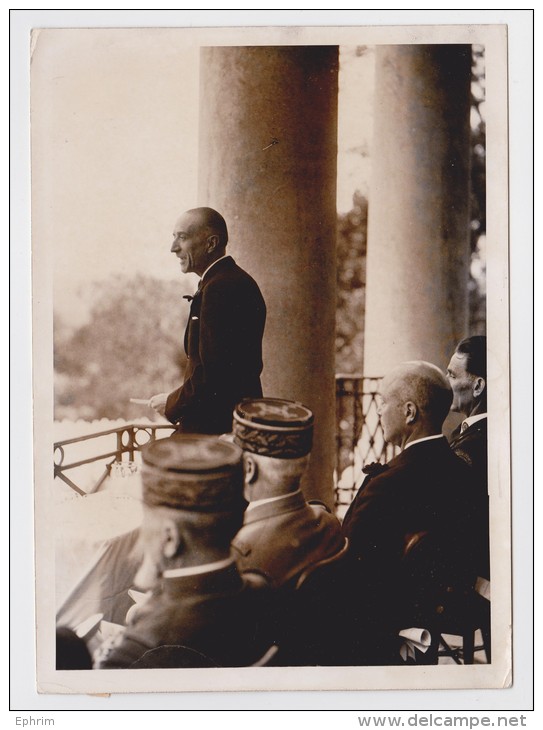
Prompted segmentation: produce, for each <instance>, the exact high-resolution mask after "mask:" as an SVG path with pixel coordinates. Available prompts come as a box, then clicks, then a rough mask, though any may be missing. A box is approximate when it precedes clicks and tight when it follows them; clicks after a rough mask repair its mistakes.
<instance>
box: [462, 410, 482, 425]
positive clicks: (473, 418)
mask: <svg viewBox="0 0 543 730" xmlns="http://www.w3.org/2000/svg"><path fill="white" fill-rule="evenodd" d="M487 415H488V414H487V413H478V414H477V415H476V416H468V417H467V418H464V420H463V421H462V426H463V425H464V424H466V426H465V428H467V427H468V426H473V424H474V423H477V421H482V420H483V418H486V417H487Z"/></svg>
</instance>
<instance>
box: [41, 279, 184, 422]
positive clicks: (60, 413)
mask: <svg viewBox="0 0 543 730" xmlns="http://www.w3.org/2000/svg"><path fill="white" fill-rule="evenodd" d="M185 286H186V285H185ZM93 289H94V291H93V295H92V299H93V301H94V302H95V304H94V306H93V307H92V309H91V312H90V318H89V321H88V322H87V323H86V324H84V325H82V326H81V327H79V328H77V329H75V330H72V329H67V328H66V326H65V325H64V324H63V322H62V321H61V320H60V319H59V318H58V317H57V318H56V319H55V322H54V372H55V418H57V419H61V418H68V419H72V420H75V419H78V418H82V419H84V420H95V419H99V418H111V419H115V418H126V419H135V418H138V417H140V418H141V417H142V416H145V417H152V416H153V414H152V412H151V410H150V409H146V408H145V407H142V406H139V405H134V404H131V403H130V402H129V401H130V398H149V397H150V396H151V395H154V394H155V393H160V392H165V391H170V390H173V388H174V387H177V386H178V385H179V383H180V382H181V380H182V375H183V371H184V367H185V363H186V358H185V355H184V350H183V343H182V338H183V333H184V328H185V323H186V318H187V315H188V311H189V310H188V303H187V301H186V300H184V299H183V295H184V294H185V293H188V292H185V290H184V289H183V282H182V283H181V284H180V283H177V282H168V281H166V282H165V281H158V280H156V279H153V278H151V277H146V276H142V275H139V276H137V277H135V278H130V279H129V278H126V277H121V276H116V277H111V278H110V279H108V280H106V281H104V282H100V283H97V284H94V285H93Z"/></svg>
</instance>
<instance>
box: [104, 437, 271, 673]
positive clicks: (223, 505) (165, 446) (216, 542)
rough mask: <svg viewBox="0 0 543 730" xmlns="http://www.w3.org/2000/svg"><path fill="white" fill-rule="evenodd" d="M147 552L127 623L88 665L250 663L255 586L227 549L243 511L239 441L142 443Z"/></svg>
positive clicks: (260, 651) (255, 630)
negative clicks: (138, 599) (142, 595)
mask: <svg viewBox="0 0 543 730" xmlns="http://www.w3.org/2000/svg"><path fill="white" fill-rule="evenodd" d="M142 480H143V503H144V517H143V523H142V527H141V538H142V541H143V549H144V559H143V562H142V564H141V567H140V569H139V571H138V573H137V575H136V581H135V582H136V585H137V587H138V588H140V589H141V590H144V591H150V593H149V597H148V598H147V600H146V601H145V602H144V603H143V604H142V605H141V606H138V608H137V611H135V612H134V614H133V616H132V618H131V620H130V622H129V623H128V626H127V627H126V628H125V629H124V630H122V631H121V632H120V634H119V635H118V636H117V637H116V638H115V639H114V640H113V641H112V642H111V644H108V645H106V644H104V645H102V646H101V647H99V649H98V651H97V652H96V653H95V656H94V668H95V669H118V668H142V667H177V666H189V667H190V666H192V667H206V666H209V667H211V666H247V665H251V664H254V663H255V662H257V661H258V660H260V659H261V658H262V657H263V656H264V654H265V653H266V650H267V648H268V646H269V645H266V642H265V640H264V639H263V641H262V643H260V640H259V638H258V637H259V630H260V629H261V620H260V606H261V604H260V601H261V595H262V591H263V590H264V591H265V589H259V590H256V589H255V588H254V587H253V584H251V583H250V582H249V581H246V580H244V579H243V578H242V577H241V576H240V573H239V572H238V569H237V567H236V565H235V562H234V560H233V559H232V558H231V556H230V543H231V540H232V538H233V537H234V535H235V534H236V532H237V531H238V530H239V527H240V526H241V523H242V520H243V510H244V507H245V501H244V499H243V466H242V454H241V451H240V449H239V448H238V447H237V446H235V445H234V444H231V443H224V442H222V441H220V440H219V439H218V438H215V437H210V436H189V435H186V436H174V437H172V438H170V439H163V440H159V441H154V442H152V443H151V444H149V445H148V446H146V447H145V448H144V450H143V471H142Z"/></svg>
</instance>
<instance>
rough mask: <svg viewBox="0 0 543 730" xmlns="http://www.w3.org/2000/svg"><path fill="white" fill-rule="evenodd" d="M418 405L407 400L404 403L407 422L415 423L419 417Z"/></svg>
mask: <svg viewBox="0 0 543 730" xmlns="http://www.w3.org/2000/svg"><path fill="white" fill-rule="evenodd" d="M417 412H418V409H417V406H416V404H415V403H413V401H410V400H409V401H407V403H405V404H404V413H405V422H406V423H415V421H416V419H417Z"/></svg>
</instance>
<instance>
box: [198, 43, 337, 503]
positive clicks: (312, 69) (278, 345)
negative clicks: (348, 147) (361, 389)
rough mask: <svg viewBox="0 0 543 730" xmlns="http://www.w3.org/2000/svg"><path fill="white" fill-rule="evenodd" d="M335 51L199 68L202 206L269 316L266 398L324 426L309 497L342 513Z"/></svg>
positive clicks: (209, 51)
mask: <svg viewBox="0 0 543 730" xmlns="http://www.w3.org/2000/svg"><path fill="white" fill-rule="evenodd" d="M337 70H338V49H337V47H335V46H329V47H328V46H327V47H320V46H314V47H311V46H298V47H296V46H292V47H279V46H273V47H235V48H232V47H214V48H206V49H203V50H202V52H201V58H200V149H199V204H200V205H209V206H211V207H213V208H215V209H217V210H219V211H220V212H221V213H222V214H223V215H224V217H225V219H226V221H227V224H228V227H229V235H230V243H229V245H228V251H229V252H230V253H231V254H232V255H233V256H234V258H235V259H236V261H237V262H238V263H239V264H240V265H241V266H242V267H243V268H244V269H246V270H247V271H248V272H249V273H250V274H251V275H252V276H253V277H254V278H255V279H256V281H257V282H258V284H259V286H260V288H261V290H262V293H263V295H264V298H265V300H266V304H267V308H268V318H267V323H266V332H265V337H264V371H263V388H264V393H265V395H268V396H275V397H281V398H289V399H294V400H298V401H301V402H302V403H304V404H305V405H307V406H308V407H309V408H311V409H312V410H313V412H314V414H315V424H316V427H315V438H314V447H313V453H312V457H311V465H310V470H309V474H308V476H307V478H306V479H305V480H304V485H303V486H304V492H305V494H306V497H312V498H319V499H322V500H324V501H325V502H327V503H328V504H329V505H330V506H332V504H333V466H334V453H335V441H334V438H335V385H334V349H335V343H334V339H335V308H336V294H335V279H336V259H335V231H336V167H337V163H336V157H337V141H336V136H337V90H338V89H337Z"/></svg>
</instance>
